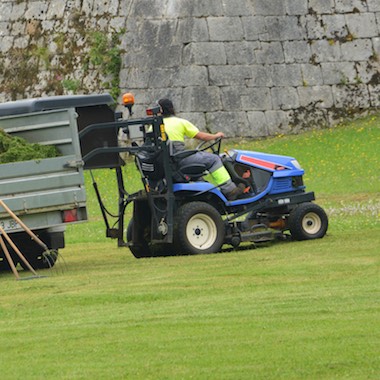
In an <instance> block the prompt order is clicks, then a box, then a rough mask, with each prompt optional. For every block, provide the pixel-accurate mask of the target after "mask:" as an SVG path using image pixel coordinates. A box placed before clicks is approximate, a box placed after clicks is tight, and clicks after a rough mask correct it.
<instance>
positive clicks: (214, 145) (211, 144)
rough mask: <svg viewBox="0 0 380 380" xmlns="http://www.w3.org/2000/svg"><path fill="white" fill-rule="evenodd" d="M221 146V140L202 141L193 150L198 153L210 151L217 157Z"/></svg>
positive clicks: (219, 138)
mask: <svg viewBox="0 0 380 380" xmlns="http://www.w3.org/2000/svg"><path fill="white" fill-rule="evenodd" d="M221 145H222V138H221V137H218V138H216V139H214V140H208V141H202V142H201V143H200V144H199V145H198V146H197V147H196V148H195V149H196V150H198V151H199V152H204V151H205V150H208V149H211V150H212V153H214V154H217V155H219V154H220V147H221Z"/></svg>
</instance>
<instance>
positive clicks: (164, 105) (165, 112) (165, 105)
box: [158, 99, 175, 116]
mask: <svg viewBox="0 0 380 380" xmlns="http://www.w3.org/2000/svg"><path fill="white" fill-rule="evenodd" d="M158 104H159V105H160V107H161V110H162V116H171V115H175V112H174V106H173V103H172V101H171V100H170V99H160V100H159V101H158Z"/></svg>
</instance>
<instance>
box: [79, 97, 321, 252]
mask: <svg viewBox="0 0 380 380" xmlns="http://www.w3.org/2000/svg"><path fill="white" fill-rule="evenodd" d="M124 99H125V101H124V103H125V105H126V106H127V107H128V108H129V110H130V111H131V107H132V105H133V98H131V97H128V96H127V97H125V98H124ZM159 111H160V109H159V107H151V108H150V109H148V110H147V114H148V116H147V117H145V118H140V119H133V118H128V119H127V120H122V119H120V118H119V119H116V121H114V122H108V123H101V124H94V125H89V126H87V127H86V128H84V130H83V131H81V132H80V137H81V140H83V141H86V140H88V137H89V136H90V135H91V133H92V132H94V131H99V130H107V131H110V130H111V131H114V133H115V134H117V133H118V131H119V129H122V130H123V131H124V133H126V134H127V135H128V136H129V135H131V134H132V131H133V130H138V131H139V133H141V142H140V143H136V142H132V143H131V146H127V147H120V146H116V145H115V146H109V144H108V145H107V146H103V147H98V148H96V149H89V151H88V152H87V153H86V154H85V155H84V157H83V160H84V162H85V168H86V165H87V168H88V169H91V166H92V164H91V160H93V162H95V164H94V165H93V167H94V168H97V167H104V165H103V166H102V165H101V164H98V163H99V162H103V160H99V159H98V160H97V156H99V155H103V156H104V155H107V154H117V155H118V157H119V153H120V152H128V153H129V154H130V155H132V156H134V158H135V164H136V165H137V168H138V170H139V173H140V175H141V179H142V183H143V189H142V190H139V191H137V192H135V193H131V194H130V193H128V192H127V190H126V189H125V181H124V179H123V172H122V170H121V166H122V165H124V164H125V163H124V162H123V161H122V160H119V159H116V160H115V162H116V163H117V164H112V165H108V166H107V165H105V166H106V167H113V168H115V169H116V178H117V183H118V188H119V212H118V215H117V223H115V226H113V227H110V224H109V222H108V215H107V210H106V208H105V207H104V205H103V202H102V199H101V196H100V194H99V191H98V189H97V186H96V182H94V187H95V190H96V193H97V195H98V201H99V204H100V207H101V210H102V214H103V217H104V220H105V223H106V227H107V237H111V238H117V239H118V245H119V246H127V247H129V249H130V250H131V252H132V254H133V255H134V256H135V257H136V258H142V257H152V256H168V255H179V254H202V253H203V254H207V253H214V252H219V251H221V249H222V246H223V245H230V247H232V248H237V247H239V246H240V245H241V244H242V243H253V244H257V243H263V242H269V241H272V240H275V239H293V240H307V239H317V238H322V237H323V236H325V234H326V231H327V228H328V217H327V215H326V213H325V211H324V210H323V209H322V208H321V207H320V206H318V205H317V204H315V203H314V202H313V201H314V200H315V196H314V192H310V191H306V189H305V185H304V183H303V179H302V178H303V174H304V170H303V169H302V168H301V166H300V164H299V163H298V161H297V160H296V159H295V158H292V157H286V156H280V155H273V154H265V153H259V152H251V151H247V150H238V149H232V150H230V151H228V152H225V153H221V152H220V148H221V140H220V139H217V140H214V141H208V142H202V143H201V144H200V145H199V146H198V147H197V148H196V149H191V150H186V151H183V152H179V153H175V154H174V153H173V150H172V146H171V142H170V141H169V140H168V139H167V135H166V133H165V127H164V123H163V118H162V116H161V115H160V113H159ZM98 133H99V132H98ZM101 134H102V133H101ZM200 150H201V151H205V150H209V151H210V152H212V153H213V154H217V155H219V156H220V157H221V158H222V161H223V163H224V165H225V167H226V169H227V170H228V172H229V173H230V175H231V178H232V180H233V181H234V182H235V183H236V184H237V185H239V184H240V183H243V184H244V188H245V189H246V193H245V194H244V197H243V198H241V199H237V200H234V201H229V200H228V199H226V197H225V196H224V195H223V193H222V192H221V190H220V189H219V188H218V187H217V186H214V185H213V184H212V183H210V182H207V181H205V180H204V176H205V174H206V172H205V167H204V166H203V165H197V166H191V167H185V166H183V165H181V161H182V159H183V158H184V157H187V156H188V155H191V154H194V153H196V152H197V151H200ZM128 161H129V160H128ZM97 162H98V163H97ZM129 204H132V205H133V213H132V214H133V215H132V218H131V219H130V220H129V223H128V224H127V228H126V231H125V228H124V217H125V211H126V207H127V206H128V205H129Z"/></svg>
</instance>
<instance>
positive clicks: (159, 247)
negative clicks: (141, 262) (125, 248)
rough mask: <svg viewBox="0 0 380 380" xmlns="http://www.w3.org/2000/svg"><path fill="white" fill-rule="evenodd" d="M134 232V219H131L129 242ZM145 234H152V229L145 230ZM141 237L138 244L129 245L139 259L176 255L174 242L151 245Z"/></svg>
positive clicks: (128, 229) (128, 231)
mask: <svg viewBox="0 0 380 380" xmlns="http://www.w3.org/2000/svg"><path fill="white" fill-rule="evenodd" d="M132 232H133V219H131V220H130V222H129V224H128V228H127V242H131V241H132ZM142 233H143V236H144V235H145V234H149V235H150V230H149V231H148V230H146V231H143V232H142ZM143 236H141V237H140V243H139V244H136V245H131V246H129V249H130V250H131V252H132V254H133V256H134V257H136V258H137V259H140V258H143V257H157V256H173V255H175V250H174V246H173V244H155V245H149V244H148V241H147V240H146V239H145V238H144V237H143Z"/></svg>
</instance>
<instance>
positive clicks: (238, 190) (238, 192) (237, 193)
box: [226, 183, 245, 201]
mask: <svg viewBox="0 0 380 380" xmlns="http://www.w3.org/2000/svg"><path fill="white" fill-rule="evenodd" d="M244 190H245V186H244V184H243V183H239V185H238V186H236V187H235V188H234V189H233V190H232V191H230V192H229V193H228V194H226V198H227V199H228V200H229V201H235V200H236V199H239V198H240V197H241V196H242V195H243V194H244Z"/></svg>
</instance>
